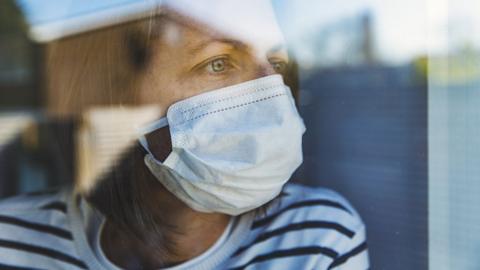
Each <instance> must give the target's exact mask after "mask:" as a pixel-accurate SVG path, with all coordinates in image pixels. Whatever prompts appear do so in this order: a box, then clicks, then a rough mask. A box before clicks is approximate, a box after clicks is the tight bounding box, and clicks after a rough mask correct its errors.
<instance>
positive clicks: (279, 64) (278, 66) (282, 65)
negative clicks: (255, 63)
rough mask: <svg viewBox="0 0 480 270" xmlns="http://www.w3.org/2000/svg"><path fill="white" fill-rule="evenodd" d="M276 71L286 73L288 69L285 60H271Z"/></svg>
mask: <svg viewBox="0 0 480 270" xmlns="http://www.w3.org/2000/svg"><path fill="white" fill-rule="evenodd" d="M270 65H272V67H273V69H274V70H275V72H276V73H285V72H286V71H287V63H286V62H285V61H270Z"/></svg>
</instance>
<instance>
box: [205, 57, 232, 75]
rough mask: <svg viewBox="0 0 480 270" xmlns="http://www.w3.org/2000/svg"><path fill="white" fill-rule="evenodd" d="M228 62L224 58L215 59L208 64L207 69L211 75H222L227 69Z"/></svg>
mask: <svg viewBox="0 0 480 270" xmlns="http://www.w3.org/2000/svg"><path fill="white" fill-rule="evenodd" d="M228 65H229V64H228V61H227V59H225V58H217V59H214V60H212V61H210V62H209V63H208V66H207V69H208V71H209V72H211V73H222V72H224V71H225V70H227V68H228Z"/></svg>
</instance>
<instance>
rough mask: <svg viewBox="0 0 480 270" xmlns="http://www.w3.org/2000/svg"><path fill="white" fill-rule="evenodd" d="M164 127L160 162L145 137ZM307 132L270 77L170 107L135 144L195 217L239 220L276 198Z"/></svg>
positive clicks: (298, 160) (297, 162) (283, 90)
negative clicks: (166, 144)
mask: <svg viewBox="0 0 480 270" xmlns="http://www.w3.org/2000/svg"><path fill="white" fill-rule="evenodd" d="M167 125H168V126H169V129H170V136H171V143H172V152H171V153H170V154H169V155H168V156H167V158H166V159H165V160H164V161H163V162H161V161H159V160H157V159H155V157H154V156H153V154H152V153H151V152H150V149H149V147H148V144H147V141H146V139H145V135H146V134H148V133H150V132H152V131H154V130H156V129H158V128H162V127H165V126H167ZM304 132H305V126H304V124H303V120H302V119H301V117H300V115H299V113H298V111H297V109H296V106H295V102H294V100H293V97H292V94H291V92H290V89H289V88H288V87H287V86H286V85H285V84H284V83H283V79H282V77H281V76H280V75H271V76H268V77H263V78H260V79H256V80H252V81H248V82H244V83H241V84H237V85H234V86H230V87H225V88H222V89H218V90H214V91H209V92H206V93H203V94H200V95H197V96H193V97H190V98H187V99H185V100H182V101H180V102H177V103H175V104H173V105H172V106H170V108H169V109H168V111H167V115H166V117H164V118H162V119H160V120H159V121H157V122H155V123H153V124H151V125H149V126H147V127H145V128H144V129H143V131H142V133H141V137H140V142H141V144H142V145H143V146H144V147H145V149H146V150H147V151H148V152H149V154H147V155H146V156H145V164H146V166H147V167H148V168H149V169H150V171H151V172H152V174H153V175H154V176H155V177H156V178H157V179H158V180H159V181H160V182H161V183H162V184H163V185H164V186H165V188H167V189H168V190H169V191H170V192H172V193H173V194H175V195H176V196H177V197H178V198H179V199H180V200H182V201H183V202H185V203H186V204H187V205H188V206H190V207H191V208H193V209H194V210H197V211H201V212H220V213H225V214H229V215H239V214H241V213H244V212H247V211H249V210H252V209H255V208H257V207H259V206H261V205H263V204H265V203H267V202H268V201H270V200H272V199H273V198H274V197H276V196H277V195H278V194H279V193H280V191H281V189H282V187H283V185H284V184H285V183H286V182H287V181H288V180H289V179H290V177H291V176H292V174H293V172H294V171H295V170H296V169H297V168H298V167H299V166H300V164H301V163H302V136H303V133H304Z"/></svg>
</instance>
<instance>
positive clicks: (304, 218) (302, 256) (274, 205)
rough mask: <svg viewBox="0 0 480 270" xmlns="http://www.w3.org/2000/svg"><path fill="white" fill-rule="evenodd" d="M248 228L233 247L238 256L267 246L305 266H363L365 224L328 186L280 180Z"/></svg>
mask: <svg viewBox="0 0 480 270" xmlns="http://www.w3.org/2000/svg"><path fill="white" fill-rule="evenodd" d="M251 231H252V239H251V240H250V241H249V243H248V244H247V245H245V246H244V247H242V248H240V249H239V251H237V253H236V254H238V255H239V256H240V254H244V255H245V256H248V253H249V252H251V254H258V253H265V252H267V251H268V252H270V253H272V254H277V253H278V254H280V253H281V254H286V255H285V256H286V257H284V258H283V259H282V261H279V260H277V261H276V262H278V263H290V262H291V263H292V264H297V265H298V264H299V263H302V265H303V266H302V267H305V268H312V267H313V268H320V269H327V268H328V269H362V268H364V269H367V268H368V255H367V250H366V235H365V224H364V223H363V221H362V219H361V217H360V215H359V214H358V212H357V211H356V210H355V209H354V207H353V206H352V205H351V204H350V202H349V201H348V200H347V199H346V198H345V197H343V196H342V195H340V194H339V193H337V192H335V191H333V190H330V189H326V188H319V187H307V186H302V185H298V184H288V185H286V186H285V187H284V189H283V192H282V194H281V195H280V196H279V197H278V198H276V199H275V200H273V201H272V202H270V203H269V204H268V205H267V206H266V210H265V211H263V212H261V211H260V213H258V214H257V216H256V218H255V219H254V221H253V224H252V226H251ZM252 252H253V253H252ZM270 253H268V254H270ZM287 255H288V256H287ZM282 256H283V255H282ZM287 257H288V258H287ZM352 258H354V259H352ZM346 261H349V263H352V265H353V268H351V267H350V266H348V265H346V264H345V262H346ZM270 263H275V261H272V262H270ZM340 266H341V267H340ZM345 266H347V267H345Z"/></svg>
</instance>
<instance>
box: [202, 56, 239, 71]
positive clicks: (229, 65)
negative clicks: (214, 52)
mask: <svg viewBox="0 0 480 270" xmlns="http://www.w3.org/2000/svg"><path fill="white" fill-rule="evenodd" d="M218 60H223V61H224V62H225V70H224V71H221V72H213V71H210V70H208V69H209V67H210V66H211V65H212V64H213V63H214V62H215V61H218ZM198 66H199V67H198V69H199V70H201V71H205V72H207V73H208V74H211V75H214V76H216V75H223V74H225V73H227V72H228V71H229V69H231V68H233V67H235V65H233V64H232V61H231V59H230V57H229V56H227V55H220V56H216V57H212V58H210V59H207V60H205V61H204V62H203V63H201V64H199V65H198Z"/></svg>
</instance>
